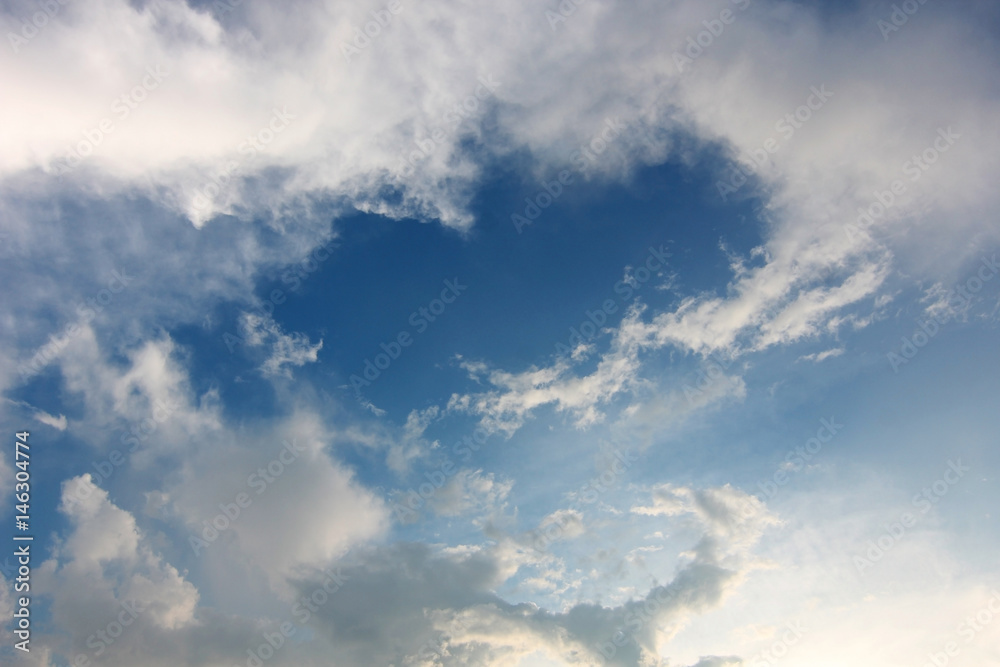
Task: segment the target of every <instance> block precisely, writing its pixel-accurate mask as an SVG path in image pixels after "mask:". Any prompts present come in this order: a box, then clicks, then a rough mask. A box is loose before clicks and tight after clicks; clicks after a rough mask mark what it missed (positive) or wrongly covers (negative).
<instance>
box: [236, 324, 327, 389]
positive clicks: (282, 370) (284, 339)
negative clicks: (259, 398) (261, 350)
mask: <svg viewBox="0 0 1000 667" xmlns="http://www.w3.org/2000/svg"><path fill="white" fill-rule="evenodd" d="M240 330H241V333H242V334H243V336H244V337H245V340H246V344H247V345H248V346H250V347H261V346H265V345H266V346H268V347H269V353H268V357H267V359H265V360H264V363H263V364H261V367H260V370H261V372H263V373H264V375H265V376H267V377H273V376H279V375H280V376H284V377H291V371H290V370H289V369H288V368H286V366H304V365H305V364H308V363H314V362H315V361H316V360H317V358H318V355H319V351H320V350H322V349H323V341H322V340H320V341H319V342H318V343H316V344H315V345H311V344H310V343H309V337H308V336H306V335H303V334H301V333H291V334H286V333H283V332H282V331H281V325H279V324H278V323H277V322H275V321H274V319H273V318H271V317H270V316H261V315H258V314H255V313H243V315H242V316H241V318H240Z"/></svg>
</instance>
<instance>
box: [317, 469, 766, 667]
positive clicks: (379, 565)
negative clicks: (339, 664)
mask: <svg viewBox="0 0 1000 667" xmlns="http://www.w3.org/2000/svg"><path fill="white" fill-rule="evenodd" d="M653 500H654V504H653V505H651V506H642V507H636V508H634V510H633V511H634V512H635V513H637V514H643V515H654V514H655V515H660V516H666V517H670V518H669V519H668V524H669V523H672V522H677V521H681V522H688V521H690V522H691V526H692V527H693V528H694V534H695V535H698V534H700V538H697V539H696V541H695V543H694V544H693V545H692V547H693V548H692V549H691V550H690V552H689V553H688V554H687V556H686V557H685V559H684V561H683V562H682V563H680V564H679V567H678V569H677V572H676V573H675V574H674V575H673V577H672V579H670V581H668V582H667V583H665V584H662V585H657V586H654V587H652V588H649V589H647V590H646V591H645V592H644V593H643V594H641V595H639V596H637V597H636V598H634V599H631V600H628V601H626V602H624V603H622V604H618V605H614V606H603V605H600V604H594V603H577V604H575V605H572V606H569V607H567V608H566V609H564V610H562V611H553V610H547V609H544V608H541V607H539V606H537V605H534V604H530V603H521V604H514V603H511V602H508V601H505V600H504V599H502V598H501V597H499V596H498V595H497V594H496V593H495V590H496V588H497V587H499V586H500V585H501V584H503V583H504V581H505V580H507V579H508V578H510V577H512V576H513V575H515V573H516V572H517V571H518V570H519V568H521V567H529V568H530V567H534V566H536V565H538V564H540V563H543V562H547V561H548V560H549V559H550V558H551V557H550V556H546V555H541V554H540V553H539V552H537V551H535V550H533V549H532V548H531V547H530V546H528V545H523V544H522V541H521V539H519V538H517V537H516V536H510V535H501V534H497V535H495V536H496V537H497V541H496V542H495V543H494V544H493V545H492V546H487V547H485V548H462V549H454V548H452V549H444V550H438V551H435V550H432V549H431V548H430V547H428V546H425V545H416V544H405V543H401V544H397V545H396V546H394V547H392V548H388V549H379V550H377V551H373V552H368V553H364V554H359V555H357V557H356V558H355V560H356V561H359V562H358V563H356V564H354V565H345V566H344V567H343V568H342V570H341V571H339V574H340V575H341V578H342V579H343V580H344V581H345V582H346V583H344V584H343V586H342V588H340V589H339V590H338V591H337V592H336V594H335V595H331V596H329V597H328V598H326V601H325V602H324V603H323V604H322V606H320V607H319V609H318V611H317V612H316V613H317V614H318V616H319V617H320V619H322V620H321V624H322V627H324V628H325V632H327V633H328V637H329V641H330V643H331V645H332V646H334V647H336V649H334V651H335V653H334V654H335V655H345V657H347V656H349V657H348V658H347V662H349V663H350V664H362V663H370V664H396V665H428V666H430V665H464V664H472V663H474V664H490V665H518V664H520V662H519V661H520V660H521V659H523V658H526V657H528V656H532V655H535V654H539V655H544V656H547V658H548V659H550V660H554V661H555V664H574V665H577V664H578V665H598V664H615V665H633V666H639V665H644V666H645V665H658V664H661V663H660V658H659V656H660V655H661V654H662V649H663V647H664V646H666V645H667V643H668V642H669V641H670V639H671V637H673V636H674V635H675V634H676V633H677V632H678V631H679V630H681V629H682V628H684V627H685V626H686V625H687V624H688V623H689V622H690V620H691V619H693V618H696V617H698V616H700V615H702V614H705V613H707V612H708V611H710V610H712V609H714V608H716V607H717V606H718V605H719V604H720V603H721V602H722V601H723V600H724V599H725V597H726V596H727V595H728V593H729V592H730V591H732V590H734V589H736V588H737V587H738V586H739V585H740V584H741V583H742V581H743V578H744V577H745V575H746V574H747V573H748V572H749V571H751V569H752V568H753V567H754V564H755V562H756V558H755V557H754V556H753V551H754V548H755V547H756V544H757V542H758V540H759V539H760V537H761V535H762V534H763V532H764V531H765V530H766V529H767V528H768V527H769V526H772V525H774V524H775V522H776V519H775V517H774V516H773V515H771V514H770V513H769V512H768V511H767V509H766V508H765V507H764V506H763V505H762V504H761V503H760V501H759V500H757V499H756V498H753V497H752V496H748V495H746V494H744V493H742V492H739V491H736V490H734V489H732V488H730V487H723V488H715V489H704V490H697V489H690V488H682V487H677V488H674V487H658V488H656V489H654V494H653ZM660 525H661V526H662V525H663V523H662V521H661V524H660ZM348 560H350V559H348ZM321 584H322V579H321V578H319V577H316V578H313V579H306V580H303V581H302V582H301V584H300V585H299V590H300V592H301V593H302V594H304V595H306V596H309V595H311V593H312V592H314V591H316V590H319V588H320V586H321ZM323 597H325V596H321V599H323ZM713 660H715V661H716V662H713ZM719 660H723V662H718V661H719ZM704 664H707V665H713V664H727V662H726V661H725V659H722V658H706V659H705V662H704Z"/></svg>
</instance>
